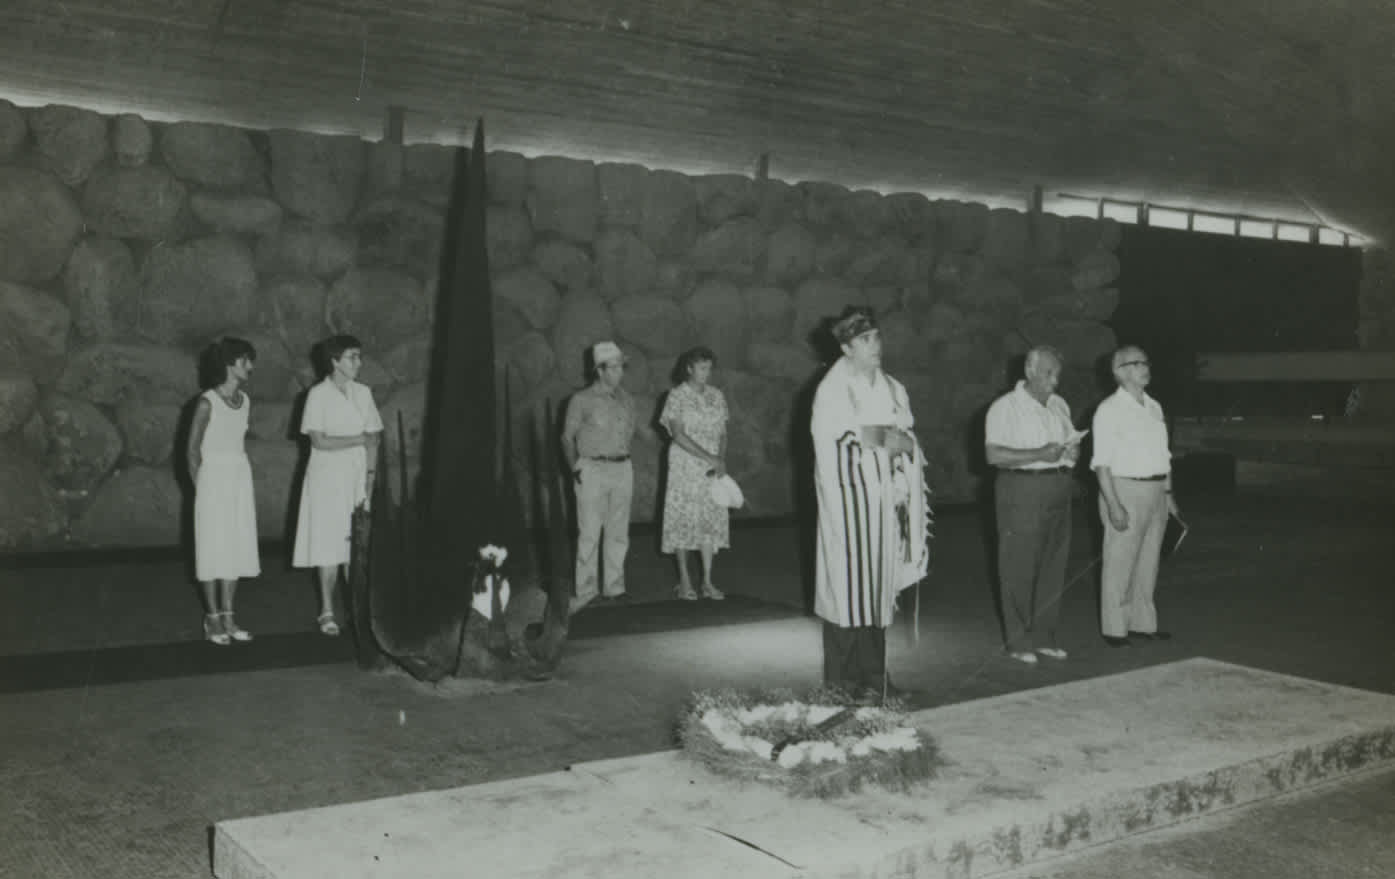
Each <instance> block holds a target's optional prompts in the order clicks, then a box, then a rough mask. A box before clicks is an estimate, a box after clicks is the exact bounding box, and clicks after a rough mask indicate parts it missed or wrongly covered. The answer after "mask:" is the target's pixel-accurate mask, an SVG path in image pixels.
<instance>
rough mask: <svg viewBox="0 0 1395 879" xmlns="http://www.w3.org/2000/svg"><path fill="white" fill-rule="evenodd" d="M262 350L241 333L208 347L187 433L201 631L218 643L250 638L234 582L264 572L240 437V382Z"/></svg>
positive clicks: (244, 401) (243, 421)
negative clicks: (237, 614) (236, 611)
mask: <svg viewBox="0 0 1395 879" xmlns="http://www.w3.org/2000/svg"><path fill="white" fill-rule="evenodd" d="M256 359H257V352H256V349H254V348H253V347H252V345H251V343H250V342H247V341H246V340H244V339H234V338H225V339H221V340H219V341H217V342H214V343H213V344H212V345H209V346H208V348H207V349H205V350H204V353H203V356H202V358H201V360H202V362H201V364H200V365H201V367H202V370H203V372H204V379H205V384H207V385H211V387H209V388H208V390H206V391H204V392H203V394H202V395H200V396H199V400H198V403H197V404H196V405H195V408H194V421H193V425H192V428H191V429H190V431H189V447H188V460H189V478H190V480H191V481H192V482H193V483H194V570H195V574H196V576H197V577H198V580H199V585H200V587H201V589H202V591H203V600H204V605H205V608H204V610H205V614H204V618H203V633H204V637H205V638H207V639H208V640H209V641H212V642H213V643H214V644H217V645H219V646H227V645H228V644H231V643H232V642H233V641H250V640H252V636H251V634H250V633H248V632H247V630H246V629H243V628H241V627H240V626H238V624H237V622H236V620H235V619H234V618H233V598H234V596H235V595H236V593H237V581H238V580H240V579H241V578H243V577H255V576H257V575H258V574H260V573H261V563H260V560H259V558H258V554H257V507H256V501H255V498H254V495H253V489H252V466H251V464H250V463H249V462H248V460H247V452H246V449H245V447H244V445H243V440H244V438H245V436H246V434H247V419H248V416H249V415H250V414H251V411H252V400H251V399H250V398H249V397H248V396H247V393H246V391H243V390H242V385H243V383H245V382H246V381H247V378H248V376H250V375H251V374H252V365H253V363H254V362H255V361H256Z"/></svg>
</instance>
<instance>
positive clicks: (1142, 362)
mask: <svg viewBox="0 0 1395 879" xmlns="http://www.w3.org/2000/svg"><path fill="white" fill-rule="evenodd" d="M1148 365H1149V364H1148V361H1146V360H1125V361H1124V362H1123V363H1121V364H1119V367H1120V368H1121V369H1122V368H1123V367H1125V366H1148Z"/></svg>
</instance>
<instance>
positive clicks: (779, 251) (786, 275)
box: [765, 223, 818, 284]
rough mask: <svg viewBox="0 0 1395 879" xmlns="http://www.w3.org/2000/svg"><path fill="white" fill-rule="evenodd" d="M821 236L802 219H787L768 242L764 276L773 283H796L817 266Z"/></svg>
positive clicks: (771, 235)
mask: <svg viewBox="0 0 1395 879" xmlns="http://www.w3.org/2000/svg"><path fill="white" fill-rule="evenodd" d="M817 255H818V240H817V239H816V238H815V237H814V233H812V232H810V231H809V230H808V229H806V228H805V227H804V226H802V225H800V224H799V223H785V224H784V225H782V226H780V227H779V228H778V229H776V230H775V231H774V232H772V233H770V238H769V240H768V241H767V242H766V250H765V279H766V280H767V281H770V282H771V283H774V284H795V283H798V282H799V281H802V280H804V279H805V278H807V277H808V276H809V273H810V272H812V271H813V270H814V264H815V259H816V257H817Z"/></svg>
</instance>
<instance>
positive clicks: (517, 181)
mask: <svg viewBox="0 0 1395 879" xmlns="http://www.w3.org/2000/svg"><path fill="white" fill-rule="evenodd" d="M484 171H485V175H486V178H487V179H486V181H485V190H486V191H487V192H488V193H489V203H490V204H506V205H521V204H523V201H524V199H526V198H527V197H528V176H529V172H528V158H527V157H526V156H523V155H521V154H519V153H510V152H504V151H502V150H501V151H499V152H491V153H487V154H486V156H485V162H484Z"/></svg>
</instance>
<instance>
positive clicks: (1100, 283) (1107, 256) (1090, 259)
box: [1070, 250, 1120, 292]
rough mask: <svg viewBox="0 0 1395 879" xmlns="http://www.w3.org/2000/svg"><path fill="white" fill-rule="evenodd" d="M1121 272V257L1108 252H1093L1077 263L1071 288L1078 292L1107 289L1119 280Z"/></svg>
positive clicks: (1072, 275) (1072, 274)
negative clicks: (1098, 288)
mask: <svg viewBox="0 0 1395 879" xmlns="http://www.w3.org/2000/svg"><path fill="white" fill-rule="evenodd" d="M1119 271H1120V265H1119V257H1117V256H1115V255H1114V254H1113V253H1110V252H1109V251H1107V250H1093V251H1091V252H1089V253H1087V254H1085V255H1084V256H1082V257H1081V258H1080V259H1078V260H1077V261H1076V263H1075V270H1074V271H1073V272H1071V278H1070V280H1071V286H1072V287H1074V288H1075V290H1076V291H1077V292H1079V291H1081V290H1090V289H1092V288H1095V287H1107V286H1109V285H1110V284H1113V283H1114V282H1115V281H1117V280H1119Z"/></svg>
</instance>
